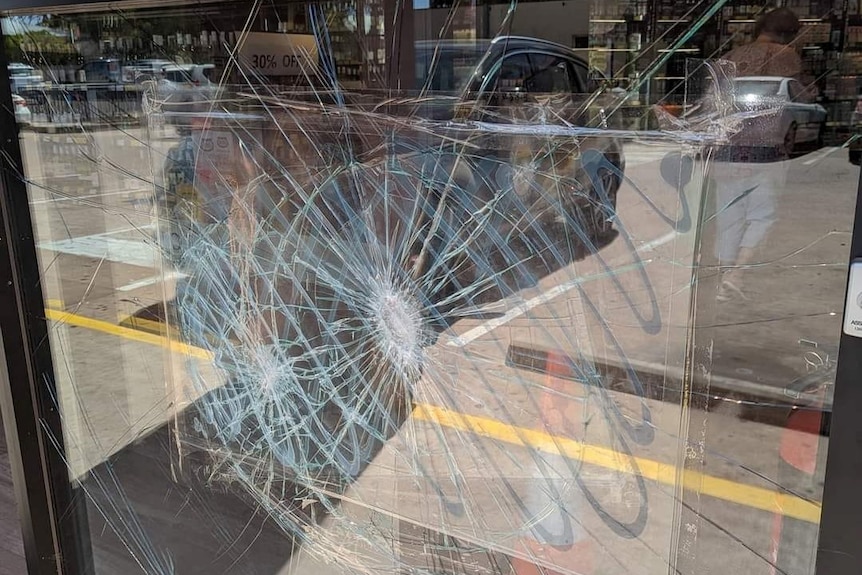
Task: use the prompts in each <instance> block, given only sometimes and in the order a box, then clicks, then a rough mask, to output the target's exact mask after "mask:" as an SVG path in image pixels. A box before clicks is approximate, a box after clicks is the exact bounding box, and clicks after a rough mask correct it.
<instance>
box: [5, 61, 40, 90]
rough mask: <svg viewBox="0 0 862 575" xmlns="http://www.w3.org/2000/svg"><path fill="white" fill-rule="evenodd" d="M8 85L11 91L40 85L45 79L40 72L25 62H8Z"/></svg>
mask: <svg viewBox="0 0 862 575" xmlns="http://www.w3.org/2000/svg"><path fill="white" fill-rule="evenodd" d="M8 71H9V85H10V86H11V87H12V92H13V93H18V92H20V91H21V90H27V89H30V88H38V87H41V86H42V85H43V84H44V83H45V80H44V78H43V76H42V72H40V71H39V70H36V69H35V68H33V66H28V65H27V64H9V66H8Z"/></svg>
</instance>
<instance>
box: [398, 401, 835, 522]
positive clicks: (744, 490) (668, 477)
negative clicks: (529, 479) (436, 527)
mask: <svg viewBox="0 0 862 575" xmlns="http://www.w3.org/2000/svg"><path fill="white" fill-rule="evenodd" d="M413 417H414V418H415V419H418V420H423V421H428V422H432V423H436V424H437V425H443V426H445V427H449V428H452V429H457V430H459V431H466V432H469V433H473V434H475V435H479V436H482V437H487V438H489V439H495V440H497V441H503V442H505V443H509V444H512V445H517V446H519V447H528V448H533V449H536V450H538V451H542V452H545V453H551V454H554V455H562V456H564V457H567V458H569V459H573V460H577V461H583V462H584V463H589V464H592V465H597V466H600V467H604V468H606V469H611V470H614V471H620V472H623V473H632V467H633V466H637V470H638V473H639V475H641V476H642V477H643V478H644V479H649V480H651V481H655V482H657V483H663V484H665V485H671V486H675V485H676V484H677V481H678V479H677V471H678V468H677V466H676V465H673V464H669V463H662V462H660V461H654V460H652V459H644V458H642V457H634V458H629V457H628V456H626V455H624V454H622V453H619V452H618V451H614V450H613V449H609V448H607V447H601V446H599V445H589V444H587V443H582V442H580V441H577V440H574V439H568V438H565V437H559V436H554V435H550V434H548V433H545V432H542V431H538V430H535V429H527V428H524V427H516V426H513V425H510V424H508V423H503V422H501V421H497V420H495V419H488V418H485V417H478V416H475V415H467V414H464V413H460V412H457V411H452V410H449V409H446V408H444V407H438V406H434V405H427V404H422V405H417V406H416V408H415V409H414V410H413ZM682 481H683V484H684V485H685V487H686V489H691V490H693V491H696V492H698V493H700V494H701V495H708V496H710V497H715V498H717V499H722V500H725V501H730V502H733V503H738V504H740V505H745V506H747V507H752V508H754V509H760V510H762V511H768V512H770V513H776V514H781V515H784V516H786V517H793V518H795V519H801V520H803V521H808V522H811V523H819V522H820V506H819V505H816V504H814V503H811V502H809V501H806V500H805V499H802V498H800V497H796V496H795V495H791V494H789V493H782V492H780V491H773V490H771V489H764V488H762V487H755V486H753V485H747V484H745V483H738V482H736V481H730V480H728V479H721V478H720V477H714V476H712V475H706V474H703V473H699V472H697V471H690V470H684V471H683V473H682Z"/></svg>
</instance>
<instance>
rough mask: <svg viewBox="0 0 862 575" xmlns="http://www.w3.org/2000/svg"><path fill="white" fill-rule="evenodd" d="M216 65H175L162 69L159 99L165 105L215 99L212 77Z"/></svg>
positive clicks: (157, 85)
mask: <svg viewBox="0 0 862 575" xmlns="http://www.w3.org/2000/svg"><path fill="white" fill-rule="evenodd" d="M214 71H215V65H214V64H174V65H171V66H165V67H164V68H162V71H161V74H160V75H159V80H158V82H157V84H156V90H157V92H158V96H159V99H160V100H161V101H162V103H165V104H169V105H172V104H186V103H194V102H202V101H209V100H212V99H213V98H215V94H216V89H215V84H213V83H212V81H211V80H210V77H211V76H212V75H213V73H214Z"/></svg>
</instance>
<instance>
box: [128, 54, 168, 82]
mask: <svg viewBox="0 0 862 575" xmlns="http://www.w3.org/2000/svg"><path fill="white" fill-rule="evenodd" d="M171 64H173V62H171V61H169V60H159V59H155V58H153V59H148V60H134V61H132V62H129V63H128V64H126V65H125V66H123V82H129V83H131V82H134V83H140V82H145V81H147V80H154V79H157V78H158V76H159V73H160V72H161V71H162V69H163V68H165V66H170V65H171Z"/></svg>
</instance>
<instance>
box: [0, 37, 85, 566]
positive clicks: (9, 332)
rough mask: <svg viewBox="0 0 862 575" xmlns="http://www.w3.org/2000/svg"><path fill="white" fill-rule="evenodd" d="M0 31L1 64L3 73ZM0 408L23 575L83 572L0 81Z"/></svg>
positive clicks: (35, 268) (13, 128)
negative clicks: (25, 572) (25, 574)
mask: <svg viewBox="0 0 862 575" xmlns="http://www.w3.org/2000/svg"><path fill="white" fill-rule="evenodd" d="M4 40H5V36H4V34H3V32H2V30H0V63H2V66H3V69H5V68H6V64H7V63H8V57H7V55H6V50H5V42H4ZM0 108H2V110H0V134H3V138H2V142H0V151H2V154H3V156H2V157H3V158H5V159H4V160H2V164H0V247H2V249H0V301H3V302H4V305H2V306H0V339H2V347H0V408H2V413H3V425H4V427H5V433H6V440H7V444H8V452H9V463H10V468H11V470H12V476H13V477H12V479H13V484H14V488H15V496H16V499H17V502H18V514H19V517H20V520H21V532H22V535H23V540H24V552H25V556H26V560H27V565H28V571H29V572H30V573H33V574H37V573H38V574H40V575H41V574H46V575H47V574H54V573H82V574H86V573H90V572H92V570H93V567H92V553H91V551H90V549H89V530H88V529H87V520H86V518H87V515H86V513H87V510H86V500H85V498H84V497H83V496H82V494H81V492H80V488H77V487H75V486H74V485H73V484H72V483H71V482H70V480H69V471H68V468H67V466H66V458H65V453H64V441H63V427H62V421H61V419H60V413H59V409H58V408H57V402H56V397H57V395H56V382H55V380H54V365H53V358H52V356H51V347H50V343H49V340H48V323H47V320H46V318H45V304H44V299H43V295H42V287H41V272H40V270H39V262H38V260H37V258H36V244H35V241H34V235H33V224H32V220H31V217H30V206H29V201H28V193H27V185H26V183H25V182H24V180H23V176H22V175H23V173H24V165H23V162H22V157H21V146H20V142H19V139H18V126H17V123H16V121H15V113H14V105H13V103H12V90H11V86H10V83H9V82H8V81H5V82H0Z"/></svg>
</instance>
